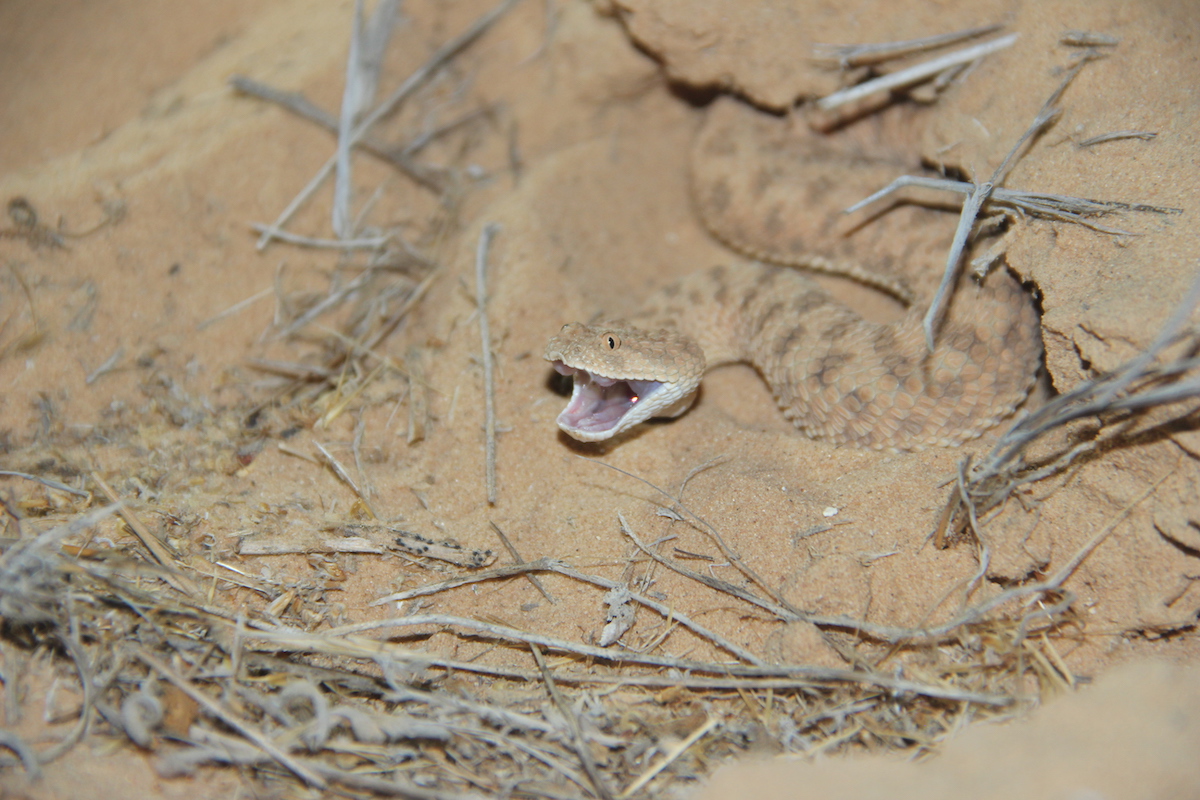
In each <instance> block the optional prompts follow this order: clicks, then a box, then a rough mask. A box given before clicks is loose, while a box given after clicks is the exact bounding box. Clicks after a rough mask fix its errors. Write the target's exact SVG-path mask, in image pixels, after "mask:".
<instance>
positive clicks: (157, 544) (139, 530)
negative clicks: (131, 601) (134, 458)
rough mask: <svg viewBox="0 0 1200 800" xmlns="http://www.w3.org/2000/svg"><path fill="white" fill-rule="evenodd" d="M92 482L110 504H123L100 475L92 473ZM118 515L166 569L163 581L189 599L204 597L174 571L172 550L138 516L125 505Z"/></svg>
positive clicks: (195, 587)
mask: <svg viewBox="0 0 1200 800" xmlns="http://www.w3.org/2000/svg"><path fill="white" fill-rule="evenodd" d="M92 480H93V481H95V483H96V485H97V486H99V487H100V491H101V492H103V493H104V495H105V496H106V497H107V498H108V499H109V501H110V502H112V503H117V504H120V503H121V499H120V498H119V497H117V493H116V492H114V491H113V490H112V488H111V487H109V485H108V484H107V483H105V482H104V479H103V478H101V477H100V475H99V474H98V473H95V472H93V473H92ZM117 513H118V514H120V515H121V519H123V520H125V524H126V525H128V526H129V529H130V530H131V531H133V535H134V536H136V537H137V539H138V541H140V542H141V543H142V546H143V547H145V548H146V549H147V550H149V551H150V555H151V556H152V557H153V558H154V560H155V561H156V562H157V563H158V564H159V566H161V567H162V568H163V569H164V572H163V579H164V580H166V581H167V583H169V584H171V585H172V586H174V587H175V588H176V589H178V590H179V591H181V592H183V593H184V594H185V595H187V596H188V597H192V598H196V597H201V596H202V592H201V591H200V590H199V588H198V587H197V586H196V584H194V583H192V581H191V579H189V578H188V577H187V576H186V575H183V574H181V573H179V572H177V571H176V570H175V569H174V565H175V564H176V563H177V562H176V559H175V554H174V553H172V552H171V549H170V548H169V547H167V546H166V545H165V544H163V542H162V540H160V539H159V538H158V537H157V536H155V535H154V534H153V533H151V531H150V529H149V528H147V527H146V526H145V524H143V523H142V521H141V520H140V519H138V518H137V515H135V514H134V513H133V512H132V511H130V510H129V509H128V508H126V507H125V506H124V504H121V505H120V507H119V508H118V509H117Z"/></svg>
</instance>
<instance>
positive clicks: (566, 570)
mask: <svg viewBox="0 0 1200 800" xmlns="http://www.w3.org/2000/svg"><path fill="white" fill-rule="evenodd" d="M535 572H551V573H554V574H557V575H562V576H563V577H566V578H572V579H574V580H577V581H581V582H583V583H590V584H592V585H593V586H599V587H600V588H602V589H608V590H612V589H617V588H624V584H622V583H619V582H618V581H614V580H609V579H608V578H601V577H600V576H598V575H589V574H587V573H584V572H578V571H576V570H573V569H571V568H570V567H568V566H567V565H566V564H563V563H562V562H560V561H556V560H554V559H551V558H539V559H537V560H536V561H526V562H522V563H520V564H516V565H512V566H506V567H497V568H495V569H490V570H486V571H483V572H474V573H471V574H470V575H462V576H460V577H457V578H451V579H450V580H446V581H442V582H440V583H434V584H427V585H425V586H418V587H417V588H415V589H409V590H408V591H404V592H396V593H395V594H390V595H388V596H387V597H381V598H379V599H378V600H375V601H373V602H372V603H371V604H370V605H372V606H377V605H382V604H384V603H392V602H395V603H402V602H405V601H407V600H412V599H413V598H416V597H427V596H429V595H433V594H440V593H441V592H444V591H448V590H450V589H456V588H458V587H460V586H467V585H469V584H473V583H480V582H483V581H488V580H497V579H502V578H509V577H513V576H515V575H530V576H532V575H533V573H535ZM628 591H629V597H630V599H632V600H634V601H635V602H637V603H640V604H641V605H643V606H645V607H646V608H649V609H651V610H652V611H655V612H657V613H658V614H660V615H661V616H662V617H663V618H664V619H670V620H674V621H675V622H678V623H679V624H680V625H682V626H683V627H685V628H687V629H688V630H690V631H692V632H693V633H695V634H696V635H697V636H700V637H701V638H704V639H708V640H709V641H710V642H712V643H713V644H714V645H716V646H717V647H719V648H721V649H722V650H725V651H727V652H729V653H731V654H733V655H735V656H737V657H738V658H740V659H741V660H743V661H745V662H746V663H747V664H754V665H756V666H765V663H766V662H764V661H763V660H762V659H760V658H759V657H758V656H756V655H754V654H753V653H751V652H750V651H749V650H746V649H745V648H744V647H740V646H739V645H736V644H734V643H733V642H731V641H729V640H728V639H726V638H725V637H723V636H721V635H720V634H718V633H716V632H715V631H711V630H709V629H708V628H706V627H704V626H703V625H701V624H700V623H698V622H695V621H694V620H692V618H691V617H689V616H687V615H686V614H684V613H682V612H680V611H678V610H676V609H673V608H671V607H670V606H667V605H665V604H664V603H660V602H658V601H657V600H653V599H651V598H649V597H646V596H645V595H643V594H639V593H637V592H634V591H632V590H628Z"/></svg>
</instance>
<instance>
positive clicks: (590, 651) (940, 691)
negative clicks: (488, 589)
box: [245, 614, 1041, 705]
mask: <svg viewBox="0 0 1200 800" xmlns="http://www.w3.org/2000/svg"><path fill="white" fill-rule="evenodd" d="M1033 616H1041V615H1040V614H1038V615H1033ZM420 625H433V626H439V627H447V626H453V627H460V628H466V629H467V630H473V631H478V632H480V633H483V634H487V635H491V636H495V637H497V638H500V639H506V640H509V641H516V642H523V643H525V644H527V645H539V646H541V647H544V648H546V649H549V650H556V651H560V652H565V653H572V654H575V655H578V656H582V657H585V658H592V659H595V660H599V661H604V662H615V663H624V664H638V665H642V666H648V667H660V668H661V667H666V668H668V669H676V670H680V671H682V672H685V673H694V672H702V673H708V674H717V675H723V676H725V677H727V678H730V679H733V678H775V679H782V680H788V679H790V680H793V681H803V680H807V681H810V682H811V683H814V684H825V683H857V684H863V685H868V686H877V687H880V688H884V689H889V690H892V691H895V692H910V693H912V694H917V695H922V696H925V697H940V698H945V699H951V700H969V701H971V702H977V703H985V704H988V705H1006V704H1008V702H1009V700H1008V699H1007V698H1003V697H997V696H995V695H986V694H980V693H977V692H964V691H959V690H957V689H952V688H949V687H944V686H935V685H929V684H923V683H918V682H916V681H908V680H902V679H899V678H895V677H893V676H890V675H886V674H878V673H867V672H860V671H857V670H850V669H834V668H830V667H812V666H806V665H798V664H779V665H771V664H767V665H764V666H746V665H743V664H729V663H726V664H719V663H714V662H707V661H694V660H691V659H687V658H674V657H671V656H652V655H645V654H642V653H636V652H633V651H630V650H617V651H613V650H609V649H606V648H603V647H595V646H593V645H586V644H579V643H576V642H569V641H567V640H565V639H558V638H555V637H553V636H546V635H544V634H539V633H531V632H529V631H521V630H517V629H515V628H510V627H508V626H506V625H498V624H494V623H490V622H484V621H482V620H476V619H469V618H467V617H457V616H454V615H451V614H414V615H412V616H409V617H397V618H394V619H385V620H376V621H373V622H362V623H358V624H355V625H343V626H341V627H338V628H333V629H330V630H329V631H327V632H325V634H324V636H323V637H319V638H320V639H322V641H318V642H314V645H320V646H323V647H326V648H330V650H329V652H335V651H334V650H333V649H332V648H331V647H330V646H331V645H332V643H333V641H332V640H333V639H334V637H337V638H341V637H345V636H348V635H349V634H357V633H362V632H364V631H372V630H382V629H387V628H409V627H415V626H420ZM245 635H246V638H247V640H249V639H250V638H251V637H252V634H251V633H250V632H247V633H246V634H245ZM255 638H260V639H264V640H265V641H270V642H272V643H275V644H276V645H278V643H279V641H280V639H279V637H275V636H263V635H259V636H257V637H255ZM292 638H293V639H294V638H295V637H294V636H293V637H292ZM362 642H363V645H366V644H367V643H371V644H373V646H374V647H375V648H376V652H382V651H383V647H384V643H382V642H378V641H375V640H370V639H363V640H362ZM363 645H359V646H360V647H361V646H363ZM343 654H344V653H343ZM410 658H413V659H414V660H419V661H420V663H422V664H426V665H432V664H448V663H450V662H449V660H447V659H438V658H436V657H433V656H430V655H429V654H421V655H420V656H419V658H418V656H416V655H412V656H410ZM454 664H455V665H456V666H457V668H458V669H462V670H464V671H467V672H487V673H492V674H497V675H513V674H520V673H517V672H516V671H514V670H507V669H505V668H502V667H500V668H494V667H487V666H485V665H481V664H478V663H475V662H462V661H457V662H454ZM562 677H563V676H562V675H560V676H559V679H560V680H561V679H562ZM578 677H580V676H575V678H578ZM622 679H628V680H630V681H631V682H636V676H622ZM689 681H690V677H680V676H668V677H666V678H664V684H663V685H672V684H676V685H692V684H691V683H690V682H689ZM723 685H734V686H736V682H734V683H730V684H723Z"/></svg>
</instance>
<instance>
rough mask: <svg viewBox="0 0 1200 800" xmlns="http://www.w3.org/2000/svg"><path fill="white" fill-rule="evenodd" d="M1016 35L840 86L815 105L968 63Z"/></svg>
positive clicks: (825, 107) (839, 102) (831, 104)
mask: <svg viewBox="0 0 1200 800" xmlns="http://www.w3.org/2000/svg"><path fill="white" fill-rule="evenodd" d="M1017 38H1018V35H1017V34H1015V33H1010V34H1009V35H1008V36H1001V37H1000V38H999V39H993V40H992V41H990V42H984V43H983V44H977V45H972V46H971V47H965V48H963V49H962V50H956V51H954V52H953V53H947V54H946V55H944V56H939V57H937V58H933V59H930V60H929V61H925V62H923V63H921V64H917V65H915V66H912V67H909V68H908V69H902V70H900V71H898V72H893V73H891V74H888V75H884V76H882V77H879V78H875V79H874V80H870V81H866V82H865V83H860V84H858V85H857V86H852V87H850V88H849V89H842V90H841V91H838V92H834V93H833V94H831V95H827V96H825V97H822V98H821V99H820V100H818V101H817V108H819V109H820V110H822V111H832V110H833V109H835V108H837V107H838V106H843V105H846V104H847V103H853V102H855V101H858V100H861V99H863V98H864V97H869V96H871V95H873V94H880V93H882V92H887V91H891V90H892V89H900V88H903V87H905V86H911V85H913V84H914V83H920V82H921V81H924V80H927V79H929V78H932V77H933V76H934V75H937V74H938V73H940V72H944V71H945V70H947V69H950V68H951V67H956V66H958V65H960V64H969V63H971V62H972V61H977V60H979V59H981V58H983V57H984V56H988V55H991V54H992V53H996V52H998V51H1000V50H1003V49H1005V48H1007V47H1011V46H1012V45H1013V43H1014V42H1016V41H1017Z"/></svg>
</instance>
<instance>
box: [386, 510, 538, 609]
mask: <svg viewBox="0 0 1200 800" xmlns="http://www.w3.org/2000/svg"><path fill="white" fill-rule="evenodd" d="M488 524H489V525H491V526H492V530H494V531H495V532H496V535H497V536H499V537H500V543H501V544H503V545H504V549H505V550H507V551H508V554H509V555H510V556H512V559H513V561H514V562H516V564H517V565H518V566H520V565H522V564H527V563H529V562H527V561H526V560H525V559H523V558H521V554H520V553H519V552H517V548H516V547H515V546H514V545H513V543H512V542H511V541H510V540H509V538H508V534H506V533H505V532H504V531H502V530H500V526H499V525H497V524H496V523H495V522H492V521H491V520H488ZM525 577H526V579H527V580H528V581H529V582H530V583H531V584H533V588H535V589H537V590H538V591H539V592H541V593H542V597H544V598H546V599H547V600H549V601H550V602H551V603H552V604H557V603H558V601H557V600H555V599H554V595H552V594H550V592H549V591H548V590H547V589H546V587H545V586H542V582H541V581H539V580H538V577H537V575H534V574H533V573H532V572H526V573H525ZM372 605H374V603H372Z"/></svg>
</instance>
